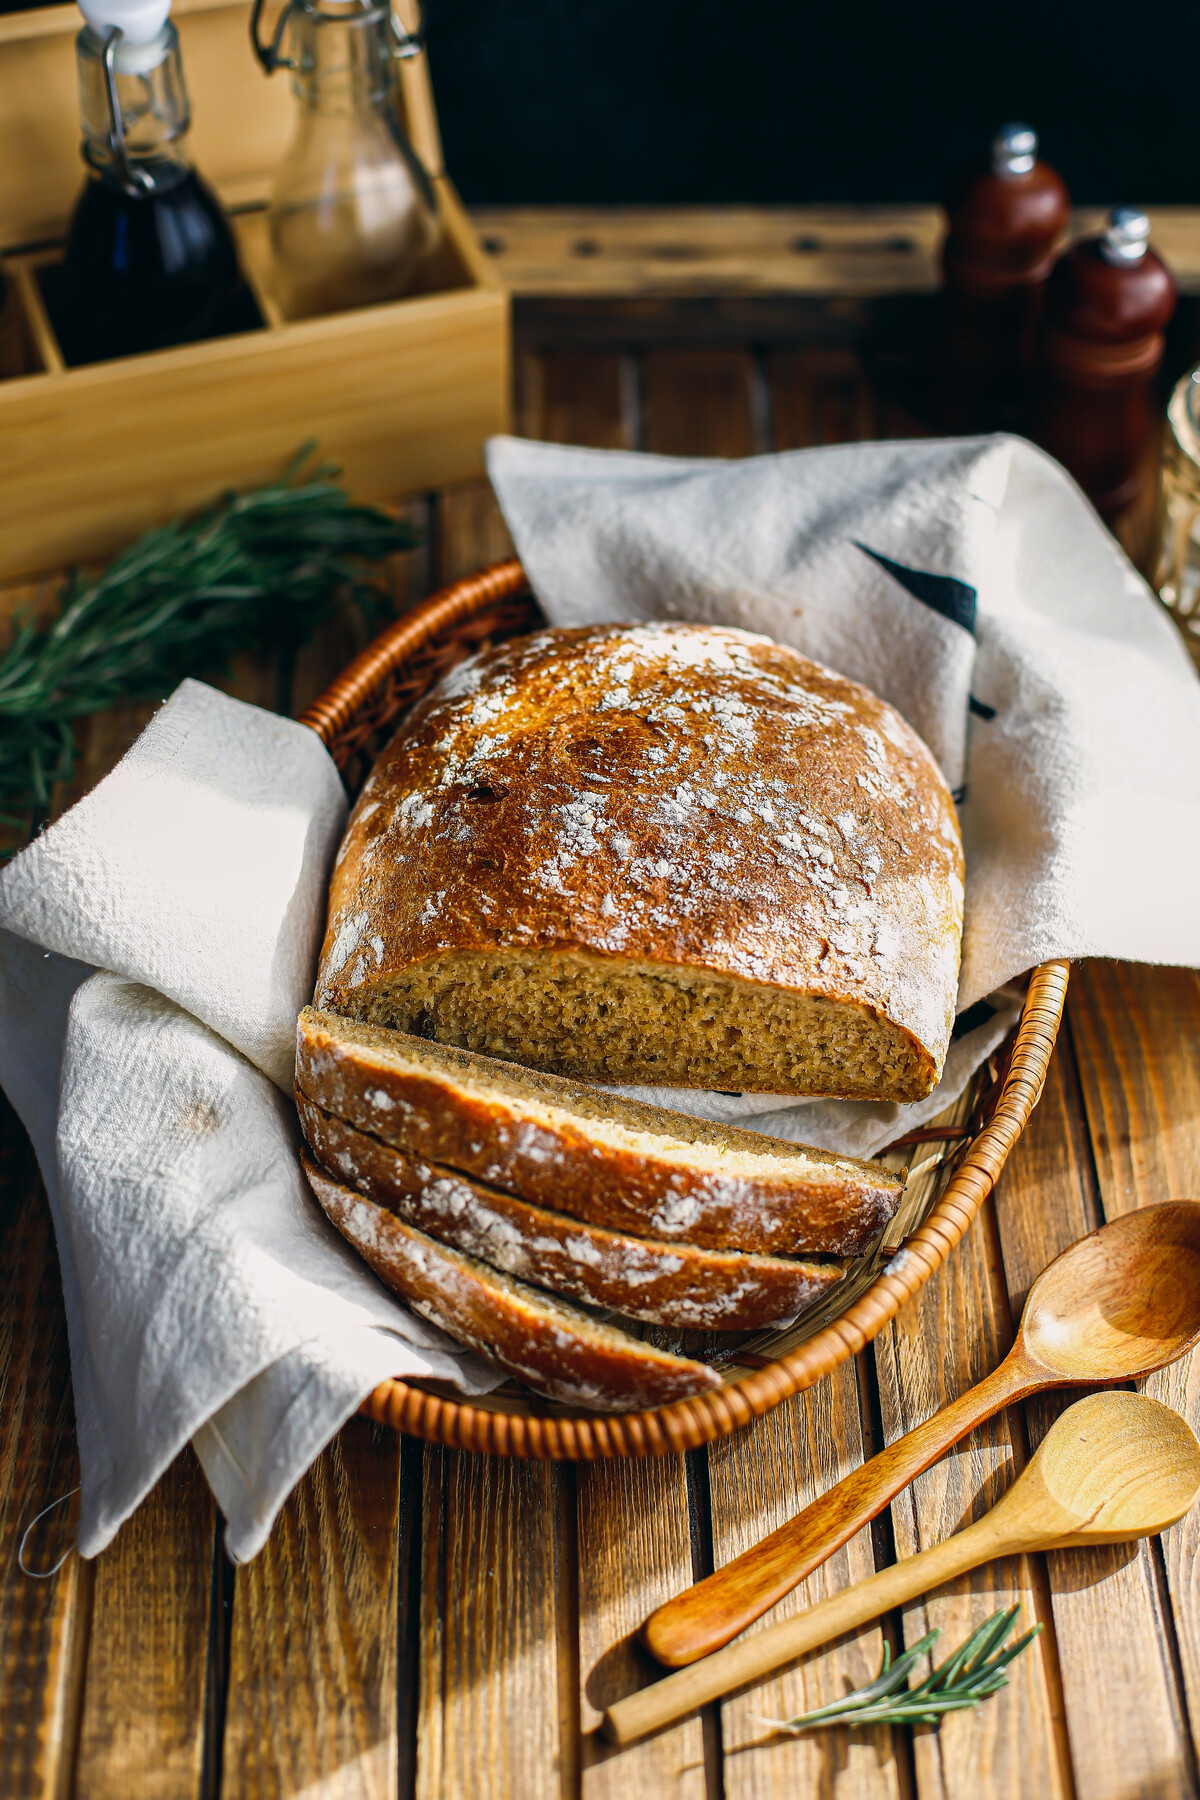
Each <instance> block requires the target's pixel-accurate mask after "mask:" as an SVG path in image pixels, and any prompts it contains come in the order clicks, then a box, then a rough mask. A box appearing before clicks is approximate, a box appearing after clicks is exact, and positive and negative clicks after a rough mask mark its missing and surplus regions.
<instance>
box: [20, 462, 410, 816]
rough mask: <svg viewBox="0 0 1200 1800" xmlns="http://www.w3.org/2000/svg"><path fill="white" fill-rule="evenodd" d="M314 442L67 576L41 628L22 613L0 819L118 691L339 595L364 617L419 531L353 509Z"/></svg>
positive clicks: (151, 693)
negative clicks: (279, 467)
mask: <svg viewBox="0 0 1200 1800" xmlns="http://www.w3.org/2000/svg"><path fill="white" fill-rule="evenodd" d="M310 454H311V446H308V447H306V448H305V449H304V450H303V451H301V453H300V455H299V456H298V457H297V458H296V460H295V462H293V464H292V466H291V468H290V469H289V470H288V471H287V472H286V474H285V475H284V477H283V479H282V480H281V481H280V482H278V483H277V484H276V485H274V486H272V487H265V488H259V489H256V490H255V491H254V492H252V493H248V494H230V495H227V496H226V497H225V498H224V499H222V500H221V501H220V502H219V503H218V504H217V505H215V506H213V507H210V508H209V509H208V510H207V511H206V512H204V513H201V514H200V515H199V516H198V517H196V518H194V519H187V520H180V521H177V522H176V523H174V524H171V525H165V526H163V527H162V528H161V529H159V530H157V531H148V532H146V533H145V535H144V536H142V537H140V538H139V539H138V540H137V542H136V543H135V544H133V545H132V546H131V547H130V548H129V549H128V550H125V551H123V552H122V553H121V554H120V555H119V556H117V557H116V558H115V559H114V560H113V561H112V562H111V563H110V564H109V565H108V567H107V568H106V569H105V570H104V572H103V574H101V575H99V576H95V577H93V576H89V575H84V574H81V573H79V572H76V573H74V574H73V575H71V576H69V577H68V579H67V581H66V582H65V583H64V585H63V590H62V594H61V596H60V606H59V611H58V616H57V618H56V619H55V620H54V622H53V623H52V624H51V625H49V626H47V627H44V628H40V627H37V626H35V625H33V624H32V623H30V622H29V621H28V620H26V621H24V622H18V625H17V628H16V631H15V633H14V635H13V638H12V641H11V642H10V644H9V645H8V648H7V649H6V650H5V651H4V652H3V653H2V654H0V823H2V824H5V825H10V826H19V825H20V823H21V818H20V815H21V814H22V813H24V812H25V811H26V810H27V809H28V808H30V807H33V808H38V807H44V806H46V805H47V804H48V803H49V800H50V794H51V790H52V788H53V786H54V784H55V783H56V782H59V781H66V780H69V779H70V775H71V771H72V768H73V766H74V760H75V740H74V733H73V730H72V725H73V722H74V720H76V719H79V718H81V717H83V716H84V715H85V714H88V713H93V712H100V711H102V710H103V709H104V708H105V707H108V706H113V705H115V704H116V703H117V702H119V701H123V700H149V699H159V698H161V697H165V695H166V694H168V693H169V692H170V690H171V689H172V688H173V687H174V686H175V685H176V684H177V683H178V682H179V681H181V680H182V679H183V677H184V676H185V675H190V674H206V673H216V672H218V671H220V670H222V669H224V668H225V667H226V666H227V664H228V661H229V658H230V657H231V656H232V655H233V654H234V652H236V651H240V650H247V649H256V648H262V647H265V646H267V645H278V646H280V647H281V648H284V649H292V648H294V647H295V646H296V645H297V644H299V643H301V642H302V641H303V640H304V639H305V638H306V637H307V636H308V635H309V633H310V632H311V631H312V629H313V628H314V626H316V625H317V624H318V623H319V622H320V621H321V619H323V618H325V617H326V616H327V615H328V614H330V613H331V612H332V611H333V610H334V608H335V607H336V606H337V605H340V604H345V603H350V604H353V605H355V606H357V607H358V608H359V610H360V611H361V612H362V613H363V614H364V615H365V616H366V618H367V620H368V623H370V624H374V623H375V622H376V621H377V620H378V619H379V618H380V617H382V616H383V615H384V614H385V612H386V611H387V610H388V609H387V604H386V603H387V593H386V588H385V587H384V585H383V581H382V570H381V565H382V563H383V562H384V560H385V559H386V558H387V557H389V556H392V555H394V554H395V553H396V552H397V551H399V550H407V549H410V548H411V547H412V545H413V544H414V543H415V542H416V534H415V533H414V531H413V529H412V526H411V525H409V524H408V522H407V521H406V520H403V519H394V518H392V517H390V516H389V515H388V514H387V513H385V512H382V511H380V510H379V509H378V508H376V507H370V506H356V505H354V504H353V502H352V501H351V500H350V498H349V496H348V495H347V494H346V492H345V490H344V489H343V488H341V487H339V486H338V485H337V483H336V481H335V480H334V479H333V476H334V475H335V474H336V471H335V470H332V469H330V468H327V467H321V468H318V469H316V470H315V471H313V472H312V473H310V474H309V475H308V476H307V477H303V478H302V469H303V465H304V463H305V462H306V460H307V459H308V457H309V455H310Z"/></svg>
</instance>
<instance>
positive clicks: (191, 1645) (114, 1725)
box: [75, 1449, 217, 1800]
mask: <svg viewBox="0 0 1200 1800" xmlns="http://www.w3.org/2000/svg"><path fill="white" fill-rule="evenodd" d="M216 1522H217V1521H216V1507H215V1506H214V1504H213V1499H212V1495H211V1493H210V1492H209V1489H208V1486H207V1484H206V1482H205V1480H204V1476H203V1474H202V1473H201V1470H200V1465H199V1463H198V1462H197V1461H196V1458H195V1456H194V1455H193V1454H192V1452H191V1450H190V1449H189V1450H185V1451H184V1452H183V1453H182V1454H181V1455H180V1456H178V1457H176V1459H175V1461H174V1463H172V1465H171V1467H170V1469H168V1471H167V1473H166V1474H165V1475H164V1476H163V1478H162V1480H161V1481H160V1482H159V1483H158V1484H157V1486H156V1487H155V1489H154V1491H153V1493H151V1495H150V1496H149V1498H148V1499H147V1500H145V1501H144V1502H143V1504H142V1505H141V1506H139V1508H138V1509H137V1511H136V1512H135V1513H134V1515H133V1517H132V1518H131V1519H130V1520H129V1521H128V1522H127V1523H126V1524H125V1525H124V1526H123V1527H122V1528H121V1530H120V1531H119V1532H118V1533H117V1537H116V1539H115V1541H114V1543H113V1545H112V1547H111V1548H110V1549H109V1550H108V1551H107V1552H106V1553H105V1554H104V1555H103V1556H101V1557H100V1558H99V1559H98V1561H97V1563H96V1569H95V1583H94V1588H93V1595H92V1612H91V1630H90V1632H89V1634H88V1653H87V1668H86V1673H85V1680H84V1695H83V1713H82V1721H81V1725H80V1733H79V1755H78V1761H77V1763H76V1769H75V1784H76V1787H77V1790H78V1791H79V1793H81V1794H86V1795H87V1797H88V1800H127V1797H128V1796H129V1795H130V1794H136V1795H137V1796H138V1800H192V1797H193V1796H195V1795H197V1794H198V1793H199V1792H200V1786H201V1779H202V1775H203V1768H204V1733H205V1723H206V1719H207V1712H208V1699H209V1696H208V1692H207V1677H208V1674H209V1665H208V1644H209V1629H210V1625H211V1624H212V1619H211V1611H212V1600H213V1557H214V1553H215V1550H216ZM135 1670H136V1671H137V1677H136V1679H137V1704H136V1705H133V1704H131V1698H132V1696H131V1692H130V1687H131V1676H132V1673H133V1671H135Z"/></svg>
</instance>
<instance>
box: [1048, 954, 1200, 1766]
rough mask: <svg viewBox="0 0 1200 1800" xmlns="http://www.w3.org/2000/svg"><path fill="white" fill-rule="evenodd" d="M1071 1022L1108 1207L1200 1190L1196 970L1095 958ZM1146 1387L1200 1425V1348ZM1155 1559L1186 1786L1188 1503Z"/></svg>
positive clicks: (1194, 1524) (1193, 1709)
mask: <svg viewBox="0 0 1200 1800" xmlns="http://www.w3.org/2000/svg"><path fill="white" fill-rule="evenodd" d="M1068 1003H1069V1007H1070V1019H1071V1029H1072V1034H1073V1037H1074V1040H1075V1044H1076V1047H1077V1051H1078V1056H1079V1073H1080V1080H1081V1083H1082V1087H1083V1094H1084V1099H1085V1102H1086V1106H1087V1115H1088V1127H1089V1133H1090V1138H1091V1147H1092V1154H1093V1156H1094V1157H1095V1162H1096V1174H1097V1178H1098V1181H1099V1186H1100V1196H1101V1201H1102V1203H1103V1207H1104V1213H1105V1216H1106V1217H1108V1218H1113V1217H1116V1216H1117V1215H1118V1214H1120V1213H1124V1212H1129V1211H1132V1210H1133V1209H1134V1208H1136V1207H1139V1206H1150V1205H1153V1204H1154V1203H1155V1202H1156V1201H1159V1200H1181V1199H1198V1198H1200V1062H1198V1053H1200V975H1198V974H1197V973H1196V971H1195V970H1192V969H1151V968H1147V967H1145V966H1144V965H1138V964H1134V963H1111V962H1091V963H1086V964H1085V965H1084V966H1083V967H1082V969H1080V970H1079V971H1078V972H1077V975H1076V977H1075V979H1073V981H1072V983H1071V994H1070V996H1069V1002H1068ZM1145 1386H1146V1392H1147V1393H1148V1394H1151V1395H1153V1397H1154V1398H1155V1399H1157V1400H1162V1401H1164V1402H1165V1403H1166V1405H1168V1406H1171V1407H1174V1409H1175V1410H1176V1412H1179V1413H1182V1415H1183V1416H1184V1418H1185V1419H1187V1421H1188V1423H1189V1424H1190V1425H1191V1427H1192V1430H1193V1431H1200V1357H1198V1356H1197V1353H1196V1352H1195V1351H1193V1352H1192V1353H1191V1355H1190V1356H1186V1357H1184V1358H1183V1359H1182V1360H1181V1361H1180V1362H1178V1363H1176V1364H1174V1366H1173V1367H1171V1368H1169V1369H1165V1370H1163V1372H1162V1373H1161V1374H1159V1375H1152V1376H1151V1377H1150V1379H1149V1380H1148V1381H1147V1382H1146V1384H1145ZM1156 1554H1157V1555H1158V1556H1159V1557H1161V1565H1160V1566H1161V1568H1162V1571H1163V1575H1164V1580H1165V1586H1166V1589H1167V1592H1168V1594H1169V1597H1170V1604H1169V1607H1164V1609H1163V1625H1164V1637H1165V1640H1166V1641H1165V1644H1164V1650H1165V1653H1166V1654H1167V1655H1168V1656H1169V1657H1170V1658H1171V1660H1172V1662H1173V1663H1175V1664H1176V1665H1177V1667H1178V1671H1179V1677H1180V1679H1181V1681H1182V1683H1183V1687H1184V1692H1185V1695H1186V1706H1187V1710H1188V1714H1189V1720H1190V1724H1189V1727H1188V1728H1187V1729H1186V1731H1184V1732H1182V1733H1181V1734H1180V1737H1177V1738H1176V1740H1175V1742H1174V1743H1173V1744H1168V1745H1167V1746H1165V1747H1164V1763H1163V1779H1164V1781H1168V1782H1169V1781H1174V1782H1175V1783H1176V1784H1177V1787H1176V1789H1175V1790H1172V1789H1171V1788H1170V1787H1167V1788H1166V1789H1165V1790H1164V1791H1179V1792H1187V1793H1194V1792H1196V1791H1197V1789H1198V1788H1200V1779H1198V1776H1197V1744H1196V1722H1197V1714H1198V1710H1200V1593H1197V1586H1196V1576H1195V1571H1196V1568H1197V1559H1198V1557H1200V1521H1198V1520H1197V1517H1196V1512H1195V1509H1193V1511H1192V1512H1190V1513H1188V1514H1187V1515H1186V1516H1185V1517H1184V1518H1183V1519H1181V1520H1180V1522H1179V1524H1178V1525H1175V1526H1172V1528H1171V1530H1170V1531H1168V1532H1166V1533H1164V1535H1163V1537H1162V1539H1161V1541H1160V1547H1159V1548H1157V1550H1156Z"/></svg>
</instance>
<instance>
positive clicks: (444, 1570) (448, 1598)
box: [416, 1448, 578, 1800]
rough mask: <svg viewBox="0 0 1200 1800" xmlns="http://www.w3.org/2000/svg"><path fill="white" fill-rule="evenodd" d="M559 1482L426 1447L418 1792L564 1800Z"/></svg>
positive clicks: (571, 1760)
mask: <svg viewBox="0 0 1200 1800" xmlns="http://www.w3.org/2000/svg"><path fill="white" fill-rule="evenodd" d="M565 1479H566V1477H565V1475H564V1472H563V1471H562V1470H561V1469H557V1468H555V1467H554V1466H553V1465H552V1464H547V1463H526V1462H518V1461H516V1460H515V1459H513V1458H511V1457H487V1456H474V1455H471V1454H469V1453H467V1452H465V1451H456V1450H440V1449H434V1448H430V1449H428V1450H427V1451H426V1453H425V1486H424V1506H423V1514H422V1526H421V1530H422V1573H421V1636H420V1670H419V1676H418V1686H419V1695H420V1716H419V1725H418V1737H417V1779H416V1793H417V1800H477V1797H479V1796H482V1795H493V1794H494V1795H496V1796H500V1795H509V1794H511V1795H513V1796H514V1800H515V1797H516V1796H518V1795H520V1796H521V1797H522V1800H560V1796H563V1795H566V1794H569V1793H570V1792H571V1791H572V1788H573V1786H574V1785H575V1759H576V1753H577V1742H578V1738H577V1727H576V1722H575V1718H574V1716H573V1715H574V1706H575V1695H576V1687H575V1681H574V1666H573V1664H574V1644H573V1643H571V1644H569V1645H563V1646H561V1651H562V1653H561V1654H560V1643H559V1636H560V1630H561V1629H562V1627H563V1626H564V1625H566V1624H567V1622H568V1619H567V1615H568V1612H569V1608H568V1605H567V1601H566V1596H567V1590H568V1586H569V1568H568V1563H567V1561H566V1557H567V1553H568V1551H570V1552H572V1553H573V1544H571V1541H570V1540H571V1536H572V1534H571V1533H570V1531H569V1528H567V1525H566V1520H565V1516H564V1514H565V1507H564V1504H563V1499H564V1497H563V1483H564V1481H565ZM568 1702H570V1704H569V1705H568Z"/></svg>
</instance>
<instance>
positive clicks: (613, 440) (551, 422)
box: [518, 350, 638, 450]
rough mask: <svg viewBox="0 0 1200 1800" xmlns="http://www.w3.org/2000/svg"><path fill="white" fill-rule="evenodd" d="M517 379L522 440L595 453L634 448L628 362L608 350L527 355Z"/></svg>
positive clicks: (631, 368)
mask: <svg viewBox="0 0 1200 1800" xmlns="http://www.w3.org/2000/svg"><path fill="white" fill-rule="evenodd" d="M518 376H519V379H518V395H519V399H518V427H519V429H520V430H521V431H523V432H524V433H525V434H526V435H527V436H529V437H538V438H541V439H543V440H544V441H545V442H547V443H554V444H587V445H589V446H591V447H593V448H594V449H597V450H636V449H637V448H638V441H637V439H638V421H637V395H636V381H637V372H636V366H635V363H634V359H633V358H632V357H630V356H622V355H619V354H617V353H615V352H612V351H608V352H600V351H592V352H589V351H574V352H572V351H569V350H567V351H562V350H559V351H555V350H549V351H545V352H543V353H538V352H536V351H526V352H525V354H524V355H523V356H522V357H521V359H520V362H519V369H518Z"/></svg>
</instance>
